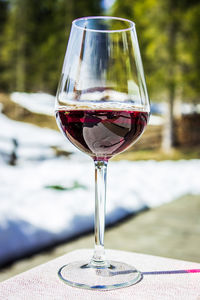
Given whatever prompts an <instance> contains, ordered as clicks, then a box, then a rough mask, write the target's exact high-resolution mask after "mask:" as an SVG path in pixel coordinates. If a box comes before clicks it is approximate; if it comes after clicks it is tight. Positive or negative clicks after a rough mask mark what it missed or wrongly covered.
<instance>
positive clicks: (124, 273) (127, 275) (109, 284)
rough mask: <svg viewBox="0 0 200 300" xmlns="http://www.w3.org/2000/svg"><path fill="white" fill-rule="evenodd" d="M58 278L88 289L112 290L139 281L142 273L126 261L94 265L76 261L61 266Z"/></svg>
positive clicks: (74, 285) (71, 284)
mask: <svg viewBox="0 0 200 300" xmlns="http://www.w3.org/2000/svg"><path fill="white" fill-rule="evenodd" d="M58 276H59V278H60V279H61V280H62V281H64V282H65V283H66V284H68V285H70V286H73V287H77V288H82V289H89V290H104V291H105V290H113V289H118V288H123V287H127V286H130V285H133V284H135V283H137V282H139V281H140V280H141V279H142V274H141V273H140V272H139V271H137V270H136V269H135V268H134V267H133V266H130V265H128V264H126V263H122V262H117V261H109V263H108V264H107V265H106V266H101V267H98V266H94V265H92V264H90V263H88V262H86V261H77V262H73V263H70V264H67V265H65V266H62V267H61V268H60V270H59V271H58Z"/></svg>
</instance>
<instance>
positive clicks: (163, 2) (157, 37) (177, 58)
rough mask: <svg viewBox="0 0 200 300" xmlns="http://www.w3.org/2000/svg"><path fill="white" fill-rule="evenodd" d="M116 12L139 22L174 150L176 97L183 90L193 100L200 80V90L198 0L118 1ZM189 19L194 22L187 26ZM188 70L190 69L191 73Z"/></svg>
mask: <svg viewBox="0 0 200 300" xmlns="http://www.w3.org/2000/svg"><path fill="white" fill-rule="evenodd" d="M113 14H114V15H121V16H123V17H126V18H130V19H132V20H133V21H135V23H136V28H137V32H138V35H139V41H140V46H141V52H142V57H143V62H144V67H145V73H146V76H147V85H148V89H149V91H150V95H151V98H153V99H156V100H158V101H160V100H161V99H162V100H164V101H166V103H167V107H168V113H167V115H166V123H165V127H164V135H163V148H164V150H165V151H170V150H171V148H172V147H173V146H174V143H175V139H174V103H175V100H176V99H180V98H181V99H182V98H183V93H184V99H187V100H188V99H190V97H191V93H189V86H190V85H191V83H192V82H193V83H194V82H196V88H195V91H194V89H193V92H194V94H195V95H198V93H199V81H198V77H199V76H198V75H197V74H198V70H199V69H198V70H197V67H196V66H197V65H198V60H199V55H198V58H196V55H195V54H196V53H197V52H198V51H199V50H200V47H199V39H197V35H198V33H197V31H198V29H197V26H196V25H197V24H199V6H198V1H197V0H191V1H187V0H143V1H140V0H135V1H134V3H132V1H129V0H116V2H115V4H114V6H113ZM195 14H196V16H195ZM187 18H188V19H190V25H187V26H186V24H187V21H188V19H187ZM195 20H196V21H195ZM192 24H193V25H192ZM195 24H196V25H195ZM198 28H199V27H198ZM188 36H189V37H190V38H189V39H188ZM194 36H195V38H194ZM189 40H190V42H191V44H192V45H190V44H189V43H188V41H189ZM190 46H191V47H190ZM194 61H195V62H196V64H195V63H194ZM195 65H196V66H195ZM184 69H185V70H188V71H189V72H188V73H187V75H186V74H185V72H184ZM189 78H190V80H189ZM186 82H187V84H186ZM193 87H194V85H193Z"/></svg>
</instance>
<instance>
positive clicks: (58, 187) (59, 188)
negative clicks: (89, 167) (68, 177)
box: [45, 181, 87, 191]
mask: <svg viewBox="0 0 200 300" xmlns="http://www.w3.org/2000/svg"><path fill="white" fill-rule="evenodd" d="M45 188H47V189H53V190H57V191H73V190H76V189H84V190H85V189H87V187H86V186H85V185H83V184H80V183H79V182H78V181H74V182H73V185H72V186H69V187H67V186H62V185H57V184H56V185H47V186H45Z"/></svg>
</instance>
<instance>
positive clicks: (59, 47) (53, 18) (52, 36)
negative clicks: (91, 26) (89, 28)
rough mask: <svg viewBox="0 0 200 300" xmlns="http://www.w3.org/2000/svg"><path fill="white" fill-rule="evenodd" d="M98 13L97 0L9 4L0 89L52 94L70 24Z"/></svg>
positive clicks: (19, 0) (14, 0) (31, 0)
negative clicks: (5, 85) (74, 20)
mask: <svg viewBox="0 0 200 300" xmlns="http://www.w3.org/2000/svg"><path fill="white" fill-rule="evenodd" d="M0 1H2V0H0ZM99 13H100V0H96V1H93V0H76V1H75V0H74V1H73V0H72V1H66V0H42V1H37V0H9V10H8V18H7V22H6V25H5V28H4V30H3V37H2V61H3V66H4V71H3V72H2V75H1V78H0V85H2V83H3V82H7V89H8V90H10V91H13V90H18V91H38V90H43V91H47V92H52V93H54V92H55V89H56V87H57V82H58V78H59V75H60V71H61V65H62V62H63V58H64V53H65V49H66V44H67V40H68V36H69V31H70V27H71V22H72V20H73V19H74V18H77V17H81V16H86V15H91V14H99Z"/></svg>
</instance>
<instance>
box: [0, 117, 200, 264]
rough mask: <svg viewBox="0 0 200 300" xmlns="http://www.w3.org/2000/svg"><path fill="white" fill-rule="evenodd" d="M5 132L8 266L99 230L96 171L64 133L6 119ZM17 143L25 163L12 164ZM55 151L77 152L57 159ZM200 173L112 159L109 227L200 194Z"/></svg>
mask: <svg viewBox="0 0 200 300" xmlns="http://www.w3.org/2000/svg"><path fill="white" fill-rule="evenodd" d="M0 128H1V129H2V130H1V132H0V265H1V264H3V263H5V262H6V261H9V260H11V259H15V258H17V257H19V256H21V255H26V254H27V253H30V252H33V251H34V250H38V249H41V248H42V247H45V246H48V245H51V244H53V243H55V242H58V241H60V240H62V239H64V238H69V237H72V236H75V235H77V234H80V233H82V232H85V231H87V230H89V229H92V227H93V212H94V168H93V163H92V160H91V159H90V158H89V157H88V156H86V155H84V154H81V153H80V152H79V151H78V150H76V148H75V147H73V146H72V145H71V144H70V143H69V142H68V141H67V140H66V139H65V138H64V137H63V136H62V135H61V133H59V132H55V131H53V130H50V129H42V128H39V127H37V126H34V125H30V124H26V123H22V122H16V121H12V120H10V119H8V118H7V117H5V116H4V115H2V114H0ZM13 139H15V140H17V143H18V146H17V150H16V149H15V150H16V151H17V155H18V156H19V160H18V161H17V162H18V164H17V166H9V165H7V164H6V163H5V159H4V156H3V153H7V154H8V155H10V154H11V153H12V151H13V148H14V147H16V146H14V142H13ZM51 146H58V147H60V148H61V149H65V150H67V151H69V152H73V153H74V154H73V155H71V156H70V157H69V158H64V157H60V158H58V157H55V154H54V153H53V152H52V149H51ZM35 149H36V150H35ZM33 158H34V159H33ZM199 169H200V160H188V161H184V160H183V161H177V162H173V161H163V162H155V161H146V162H144V161H141V162H128V161H120V162H110V163H109V166H108V196H107V223H114V222H116V221H117V220H119V219H120V218H123V217H124V216H126V215H127V214H130V213H133V212H136V211H139V210H141V209H143V208H144V207H155V206H158V205H162V204H163V203H166V202H169V201H172V200H173V199H175V198H177V197H180V196H182V195H184V194H200V184H199ZM52 187H54V188H52ZM56 187H57V189H56ZM59 188H63V189H59Z"/></svg>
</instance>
